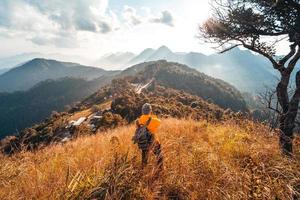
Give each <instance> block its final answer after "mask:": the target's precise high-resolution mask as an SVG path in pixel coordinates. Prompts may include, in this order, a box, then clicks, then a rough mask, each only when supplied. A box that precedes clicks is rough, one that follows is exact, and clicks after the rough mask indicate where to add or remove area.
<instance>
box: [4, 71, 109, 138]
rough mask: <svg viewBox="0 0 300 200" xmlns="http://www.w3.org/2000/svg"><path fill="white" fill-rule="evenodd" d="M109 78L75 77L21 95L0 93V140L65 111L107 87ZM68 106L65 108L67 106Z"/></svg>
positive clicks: (51, 82)
mask: <svg viewBox="0 0 300 200" xmlns="http://www.w3.org/2000/svg"><path fill="white" fill-rule="evenodd" d="M111 79H112V77H111V76H103V77H100V78H98V79H95V80H93V81H86V80H83V79H78V78H62V79H59V80H47V81H43V82H41V83H39V84H37V85H36V86H35V87H33V88H31V89H30V90H28V91H24V92H14V93H0V102H1V103H0V113H1V114H0V139H1V138H4V137H5V136H7V135H12V134H15V133H16V132H17V131H19V132H20V131H22V130H23V129H24V128H26V127H30V126H32V125H33V124H35V123H40V122H41V121H42V120H44V119H45V118H47V117H49V116H50V114H51V113H52V111H59V112H60V111H64V110H66V106H67V105H69V106H70V105H73V104H74V103H75V102H77V101H81V100H83V99H84V98H85V97H86V96H89V95H91V94H93V93H94V92H96V91H97V90H98V89H99V87H101V86H103V85H105V84H108V83H109V82H110V81H111ZM67 107H68V106H67Z"/></svg>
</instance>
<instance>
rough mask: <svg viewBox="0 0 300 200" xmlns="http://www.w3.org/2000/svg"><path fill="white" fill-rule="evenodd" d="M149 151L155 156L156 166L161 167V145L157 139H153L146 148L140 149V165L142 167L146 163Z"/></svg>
mask: <svg viewBox="0 0 300 200" xmlns="http://www.w3.org/2000/svg"><path fill="white" fill-rule="evenodd" d="M150 152H152V153H153V154H154V155H155V157H156V163H157V167H158V168H159V169H162V167H163V156H162V152H161V145H160V143H159V142H158V141H157V140H155V141H153V142H152V143H151V145H150V146H149V148H148V149H147V150H142V166H143V167H144V166H146V165H147V163H148V157H149V153H150Z"/></svg>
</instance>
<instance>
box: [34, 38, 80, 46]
mask: <svg viewBox="0 0 300 200" xmlns="http://www.w3.org/2000/svg"><path fill="white" fill-rule="evenodd" d="M29 40H30V41H31V42H32V43H34V44H36V45H40V46H55V47H58V48H75V47H78V44H77V39H76V37H74V36H69V37H65V36H61V35H55V36H50V37H47V36H39V35H36V36H34V37H32V38H31V39H29Z"/></svg>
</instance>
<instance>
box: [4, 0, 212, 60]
mask: <svg viewBox="0 0 300 200" xmlns="http://www.w3.org/2000/svg"><path fill="white" fill-rule="evenodd" d="M208 1H209V0H122V1H120V0H68V1H62V0H47V1H42V0H0V45H1V48H0V58H1V57H6V56H11V55H16V54H21V53H30V52H39V53H45V54H54V53H58V54H64V55H75V56H80V57H85V58H88V59H97V58H100V57H101V56H102V55H105V54H109V53H112V52H133V53H139V52H141V51H142V50H144V49H145V48H158V47H160V46H162V45H166V46H168V47H169V48H170V49H172V50H173V51H176V52H190V51H197V52H203V53H205V54H209V53H212V51H213V50H212V49H211V48H209V47H208V46H207V45H203V44H201V42H200V41H199V39H197V38H196V36H197V34H198V26H199V25H200V24H201V23H202V22H203V21H204V20H205V19H207V18H208V16H209V3H208Z"/></svg>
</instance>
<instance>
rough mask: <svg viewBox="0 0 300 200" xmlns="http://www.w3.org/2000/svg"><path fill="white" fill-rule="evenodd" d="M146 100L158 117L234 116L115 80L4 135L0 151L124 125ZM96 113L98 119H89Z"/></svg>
mask: <svg viewBox="0 0 300 200" xmlns="http://www.w3.org/2000/svg"><path fill="white" fill-rule="evenodd" d="M146 102H150V103H151V104H152V105H153V109H154V111H155V113H156V114H157V115H158V116H160V117H175V118H187V117H190V118H192V119H195V120H200V119H206V120H224V119H227V118H232V117H234V116H235V114H234V113H233V112H231V111H230V110H227V111H224V110H223V109H221V108H220V107H218V106H216V105H214V104H211V103H208V102H206V101H204V100H203V99H202V98H200V97H198V96H194V95H190V94H188V93H185V92H183V91H178V90H174V89H169V88H165V87H162V86H160V85H156V84H153V85H152V88H148V90H145V91H143V93H142V94H137V93H136V92H135V87H134V86H132V84H131V83H130V82H128V81H126V80H124V79H119V80H114V81H113V82H112V84H111V85H109V86H106V87H103V88H102V89H101V90H99V91H98V92H96V93H95V94H93V95H91V96H90V97H89V98H87V99H85V100H84V101H83V102H82V103H79V104H77V105H76V106H75V107H73V108H72V109H70V110H69V112H68V113H66V112H64V113H56V114H53V115H52V116H51V117H49V118H48V119H46V120H44V121H43V122H41V123H39V124H36V125H34V126H32V127H30V128H26V129H24V130H23V131H20V133H19V134H18V135H16V136H10V137H7V138H6V139H4V140H2V141H1V142H0V150H1V151H2V152H5V153H7V154H10V153H14V152H18V151H20V150H34V149H37V148H39V147H41V146H47V145H49V144H51V143H53V142H59V141H61V140H63V139H64V138H65V137H66V133H68V134H67V135H69V134H70V135H71V137H77V136H81V135H87V134H89V135H91V134H94V133H95V131H97V130H105V129H108V128H115V127H117V126H119V125H122V124H128V123H131V122H132V121H133V120H135V119H136V118H137V117H138V116H139V115H140V114H141V113H140V110H141V107H142V105H143V104H144V103H146ZM99 112H100V115H101V116H102V117H101V119H96V120H91V118H93V116H95V115H98V113H99ZM81 117H85V118H86V121H85V123H83V124H81V125H80V126H79V127H74V128H73V127H69V128H66V127H67V126H69V125H70V122H71V121H72V120H78V119H80V118H81ZM91 125H92V126H91ZM93 129H94V130H93Z"/></svg>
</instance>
